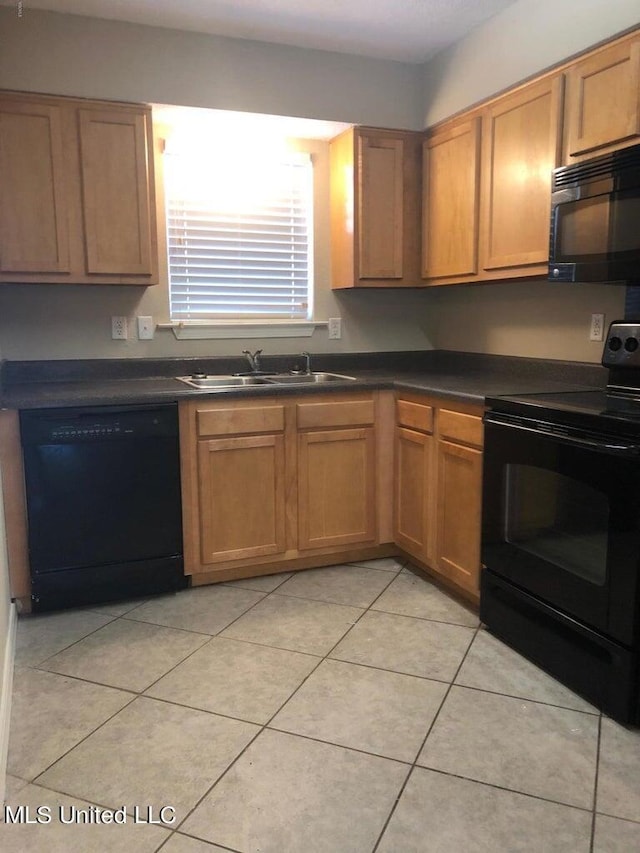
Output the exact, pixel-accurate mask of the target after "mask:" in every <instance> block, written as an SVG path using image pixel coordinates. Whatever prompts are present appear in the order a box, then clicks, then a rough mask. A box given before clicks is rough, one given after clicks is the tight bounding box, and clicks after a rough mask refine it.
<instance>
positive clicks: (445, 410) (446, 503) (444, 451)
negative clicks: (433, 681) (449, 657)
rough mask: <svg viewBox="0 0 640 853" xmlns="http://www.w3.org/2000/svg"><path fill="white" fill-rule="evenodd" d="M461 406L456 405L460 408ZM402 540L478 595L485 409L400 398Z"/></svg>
mask: <svg viewBox="0 0 640 853" xmlns="http://www.w3.org/2000/svg"><path fill="white" fill-rule="evenodd" d="M454 406H455V408H454ZM395 470H396V495H395V504H396V511H395V541H396V543H397V544H398V545H399V546H400V547H401V548H402V549H403V550H404V551H406V552H407V553H408V554H410V555H411V556H412V557H415V558H416V559H417V560H418V561H419V562H420V563H422V564H424V565H425V566H426V567H427V568H428V569H430V570H431V571H434V572H436V573H437V574H439V575H440V576H442V577H443V578H445V579H447V580H448V581H450V582H451V583H453V584H455V585H456V586H457V587H458V588H460V589H462V590H464V591H465V592H467V593H469V594H470V595H472V596H474V597H475V596H477V594H478V584H479V577H480V522H481V501H482V419H481V409H480V408H479V407H474V406H466V405H464V404H453V405H450V404H447V406H446V407H445V406H443V405H442V401H438V400H436V399H432V398H428V397H422V396H419V395H409V396H406V395H401V396H400V397H399V398H398V400H397V403H396V468H395Z"/></svg>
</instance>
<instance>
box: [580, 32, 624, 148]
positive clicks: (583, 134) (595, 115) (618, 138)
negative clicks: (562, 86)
mask: <svg viewBox="0 0 640 853" xmlns="http://www.w3.org/2000/svg"><path fill="white" fill-rule="evenodd" d="M566 77H567V89H566V106H565V130H564V162H565V163H574V162H576V160H582V159H584V158H586V157H593V156H596V155H597V154H600V153H604V152H606V151H610V150H613V149H615V148H621V147H624V146H626V145H631V144H633V143H635V142H638V141H639V139H640V36H639V35H634V36H631V37H629V38H626V39H624V40H622V41H619V42H616V44H614V45H611V46H610V47H605V48H601V49H600V50H597V51H595V52H594V53H592V54H589V55H588V56H587V57H585V58H584V59H582V60H580V61H579V62H576V63H575V64H573V65H571V66H570V67H569V68H568V69H567V72H566Z"/></svg>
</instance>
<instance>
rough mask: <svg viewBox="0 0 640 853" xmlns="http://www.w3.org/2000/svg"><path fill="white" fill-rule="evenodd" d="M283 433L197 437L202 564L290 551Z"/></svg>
mask: <svg viewBox="0 0 640 853" xmlns="http://www.w3.org/2000/svg"><path fill="white" fill-rule="evenodd" d="M284 474H285V451H284V436H283V435H254V436H243V437H234V438H220V439H212V440H210V441H203V440H201V441H199V442H198V491H199V505H200V517H199V525H200V531H199V532H200V543H201V552H202V553H201V559H202V563H203V564H208V563H217V562H223V561H224V560H241V559H245V558H247V557H259V556H263V555H269V554H273V555H277V554H281V553H283V552H284V551H285V485H284Z"/></svg>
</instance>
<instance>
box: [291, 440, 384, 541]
mask: <svg viewBox="0 0 640 853" xmlns="http://www.w3.org/2000/svg"><path fill="white" fill-rule="evenodd" d="M374 463H375V443H374V430H373V428H372V427H362V428H349V429H335V430H326V431H325V430H322V431H310V432H304V433H300V434H299V435H298V490H299V491H298V548H299V549H300V550H305V549H309V548H326V547H331V546H338V545H351V544H355V543H369V544H371V543H373V542H374V541H375V538H376V521H375V470H374Z"/></svg>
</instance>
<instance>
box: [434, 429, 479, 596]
mask: <svg viewBox="0 0 640 853" xmlns="http://www.w3.org/2000/svg"><path fill="white" fill-rule="evenodd" d="M481 503H482V451H480V450H476V449H474V448H472V447H463V446H462V445H458V444H451V443H450V442H448V441H438V501H437V504H438V535H437V552H438V553H437V567H438V569H439V571H441V572H442V574H443V575H445V576H446V577H449V578H450V579H451V580H452V581H454V583H456V584H457V585H458V586H460V587H462V588H463V589H466V590H468V591H469V592H473V593H476V594H477V592H478V584H479V577H480V523H481Z"/></svg>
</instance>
